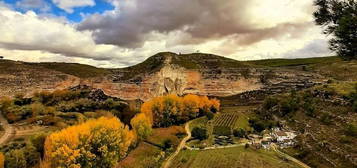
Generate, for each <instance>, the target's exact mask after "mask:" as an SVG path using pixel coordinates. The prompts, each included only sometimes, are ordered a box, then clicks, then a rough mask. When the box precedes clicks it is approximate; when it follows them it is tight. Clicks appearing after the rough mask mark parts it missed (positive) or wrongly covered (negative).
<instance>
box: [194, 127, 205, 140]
mask: <svg viewBox="0 0 357 168" xmlns="http://www.w3.org/2000/svg"><path fill="white" fill-rule="evenodd" d="M192 137H194V138H196V139H199V140H200V141H202V140H204V139H207V130H206V129H204V128H199V127H195V128H193V129H192Z"/></svg>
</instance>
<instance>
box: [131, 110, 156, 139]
mask: <svg viewBox="0 0 357 168" xmlns="http://www.w3.org/2000/svg"><path fill="white" fill-rule="evenodd" d="M130 125H131V126H132V128H133V130H134V132H135V133H136V135H137V137H138V140H144V139H146V138H147V137H148V136H149V135H151V133H152V128H151V127H152V125H151V122H150V119H149V118H148V117H147V116H146V114H144V113H139V114H137V115H136V116H135V117H134V118H133V119H131V121H130Z"/></svg>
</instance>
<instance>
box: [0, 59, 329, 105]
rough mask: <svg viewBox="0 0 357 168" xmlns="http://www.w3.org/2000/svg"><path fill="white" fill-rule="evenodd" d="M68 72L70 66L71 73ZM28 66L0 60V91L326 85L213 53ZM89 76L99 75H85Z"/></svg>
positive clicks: (128, 94) (130, 95)
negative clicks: (110, 63)
mask: <svg viewBox="0 0 357 168" xmlns="http://www.w3.org/2000/svg"><path fill="white" fill-rule="evenodd" d="M68 68H71V69H70V70H69V69H68ZM68 68H67V67H66V64H55V63H52V64H28V63H23V62H13V61H7V60H0V69H1V72H0V79H1V81H0V84H1V86H0V89H1V91H0V93H1V94H2V95H8V96H13V95H14V94H16V92H25V93H31V92H34V91H36V90H54V89H61V88H66V87H73V86H76V85H79V84H81V85H88V86H91V87H93V88H97V89H102V90H103V91H104V92H105V93H106V94H108V95H110V96H115V97H119V98H122V99H142V100H147V99H150V98H152V97H155V96H159V95H163V94H168V93H175V94H179V95H183V94H188V93H193V94H200V95H209V96H231V95H236V94H239V93H243V92H247V91H257V90H269V91H270V92H273V93H277V92H282V91H285V89H286V88H289V89H291V88H296V89H299V88H307V87H311V86H313V85H315V84H320V83H321V82H323V80H324V78H323V77H322V76H320V75H318V74H315V73H311V72H305V71H297V70H289V69H284V68H272V67H266V66H258V65H254V64H250V63H246V62H239V61H236V60H232V59H228V58H224V57H220V56H215V55H211V54H187V55H177V54H174V53H159V54H156V55H154V56H152V57H150V58H148V59H147V60H146V61H144V62H143V63H140V64H138V65H135V66H132V67H128V68H123V69H99V68H95V67H86V68H82V67H80V65H76V67H75V68H73V64H68ZM86 72H100V73H95V75H93V76H88V75H87V76H81V74H86Z"/></svg>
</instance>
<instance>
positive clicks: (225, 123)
mask: <svg viewBox="0 0 357 168" xmlns="http://www.w3.org/2000/svg"><path fill="white" fill-rule="evenodd" d="M238 117H239V116H238V115H236V114H222V115H219V116H218V117H217V118H215V120H214V121H213V124H214V126H220V127H229V128H233V127H234V126H235V124H236V122H237V120H238Z"/></svg>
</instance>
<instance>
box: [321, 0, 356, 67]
mask: <svg viewBox="0 0 357 168" xmlns="http://www.w3.org/2000/svg"><path fill="white" fill-rule="evenodd" d="M314 3H315V5H316V6H317V7H318V9H317V11H315V12H314V17H315V22H316V24H317V25H320V26H323V27H325V30H324V32H323V33H324V34H327V35H330V34H333V36H334V37H333V38H332V39H331V40H330V49H331V50H333V51H336V52H337V54H338V55H339V56H341V57H342V58H344V59H346V60H350V59H357V47H356V46H357V1H356V0H343V1H342V0H315V2H314Z"/></svg>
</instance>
